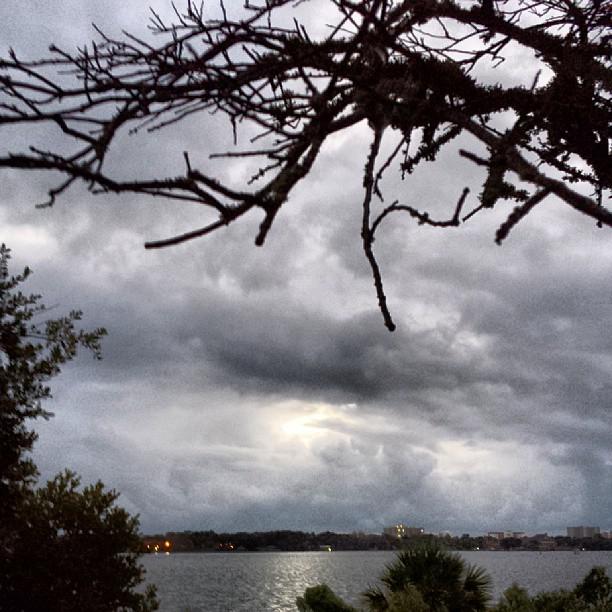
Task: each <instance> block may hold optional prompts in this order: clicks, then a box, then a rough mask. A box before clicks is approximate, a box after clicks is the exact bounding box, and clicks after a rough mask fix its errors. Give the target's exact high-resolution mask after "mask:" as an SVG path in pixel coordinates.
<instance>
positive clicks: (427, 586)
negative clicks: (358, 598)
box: [363, 544, 491, 612]
mask: <svg viewBox="0 0 612 612" xmlns="http://www.w3.org/2000/svg"><path fill="white" fill-rule="evenodd" d="M381 581H382V583H383V587H382V588H381V587H373V588H370V589H368V590H367V591H366V592H365V593H364V595H363V596H364V598H365V600H366V603H367V605H368V607H369V609H370V610H372V611H373V612H401V611H403V610H411V611H412V610H415V611H416V610H419V611H421V610H422V611H431V612H481V611H484V610H486V609H487V603H488V602H489V599H490V587H491V579H490V577H489V575H488V574H487V573H486V572H485V571H484V570H483V569H482V568H479V567H474V566H471V565H468V564H467V563H466V562H465V561H464V560H463V559H462V558H461V557H460V556H459V555H458V554H456V553H451V552H448V551H446V550H444V549H442V548H440V547H439V546H437V545H432V544H426V545H423V546H418V547H416V548H412V549H408V550H406V551H403V552H401V553H400V554H399V555H398V558H397V560H396V561H395V562H394V563H393V564H391V565H389V566H388V567H387V569H386V571H385V573H384V574H383V576H382V578H381Z"/></svg>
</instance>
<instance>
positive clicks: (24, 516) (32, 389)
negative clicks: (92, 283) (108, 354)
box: [0, 244, 157, 612]
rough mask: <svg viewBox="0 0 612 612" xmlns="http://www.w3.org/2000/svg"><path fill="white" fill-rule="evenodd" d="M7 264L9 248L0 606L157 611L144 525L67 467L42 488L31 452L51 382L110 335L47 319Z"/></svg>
mask: <svg viewBox="0 0 612 612" xmlns="http://www.w3.org/2000/svg"><path fill="white" fill-rule="evenodd" d="M9 258H10V250H9V249H8V248H7V247H6V246H5V245H4V244H3V245H1V246H0V610H2V611H10V612H14V611H20V612H30V611H32V612H54V611H58V612H59V611H61V612H77V611H78V612H85V611H87V612H107V611H108V612H110V611H112V610H123V611H126V612H127V611H132V610H133V611H136V612H146V611H148V610H155V609H157V601H156V599H155V589H154V588H153V587H148V588H147V589H146V590H144V589H143V592H137V591H136V590H135V587H137V586H138V585H139V584H140V583H141V582H142V580H143V578H144V571H143V569H142V567H141V566H140V565H139V564H138V556H139V555H140V552H141V540H140V536H139V534H138V520H137V519H136V518H135V517H131V516H130V515H129V514H128V513H127V512H126V511H125V510H124V509H123V508H120V507H118V506H117V505H116V504H115V501H116V500H117V497H118V493H116V492H115V491H112V490H111V491H108V490H106V489H105V488H104V485H103V484H102V483H101V482H97V483H96V484H93V485H89V486H86V487H84V488H83V487H81V481H80V479H79V477H78V476H77V475H76V474H74V473H73V472H71V471H69V470H66V471H64V472H62V473H60V474H58V475H57V476H56V477H55V478H53V479H52V480H51V481H49V482H48V483H46V484H44V485H42V486H41V485H39V483H38V470H37V468H36V465H35V464H34V462H33V461H32V458H31V456H30V452H31V451H32V447H33V445H34V442H35V441H36V438H37V434H36V433H35V432H34V431H32V430H31V429H30V427H29V425H30V423H31V420H32V419H36V418H41V417H42V418H45V419H48V418H50V417H51V416H52V415H51V413H49V412H47V411H45V410H44V409H43V408H42V403H41V402H42V401H43V400H45V399H47V398H49V397H50V396H51V390H50V388H49V387H48V385H47V382H48V381H49V380H50V379H51V378H52V377H54V376H55V375H57V374H59V371H60V367H61V366H62V365H63V364H65V363H66V362H68V361H70V360H71V359H72V358H73V357H75V355H76V352H77V349H78V348H79V347H82V348H86V349H89V350H91V351H92V352H93V354H94V356H95V357H99V356H100V339H101V337H102V336H103V335H104V334H105V333H106V331H105V330H104V329H96V330H94V331H92V332H85V331H78V330H76V329H75V324H76V322H77V321H78V320H79V319H80V318H81V313H80V312H79V311H72V312H70V313H69V314H68V315H67V316H65V317H62V318H59V319H46V317H47V313H48V309H47V308H46V307H45V306H44V305H43V304H42V303H41V301H40V299H41V298H40V296H39V295H25V294H23V293H22V292H21V290H20V289H21V284H22V283H23V282H24V281H25V280H26V279H27V278H28V276H29V275H30V270H28V269H27V268H26V269H25V270H24V271H23V273H22V274H19V275H17V276H11V275H10V274H9V269H8V263H9ZM45 319H46V320H45ZM41 321H42V322H41Z"/></svg>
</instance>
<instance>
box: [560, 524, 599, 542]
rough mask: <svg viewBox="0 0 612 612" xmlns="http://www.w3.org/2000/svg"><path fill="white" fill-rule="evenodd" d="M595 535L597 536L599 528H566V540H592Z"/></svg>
mask: <svg viewBox="0 0 612 612" xmlns="http://www.w3.org/2000/svg"><path fill="white" fill-rule="evenodd" d="M596 535H599V527H585V526H583V525H581V526H580V527H568V528H567V537H568V538H576V539H579V538H593V537H595V536H596Z"/></svg>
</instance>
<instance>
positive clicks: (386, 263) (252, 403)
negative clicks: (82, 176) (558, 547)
mask: <svg viewBox="0 0 612 612" xmlns="http://www.w3.org/2000/svg"><path fill="white" fill-rule="evenodd" d="M122 7H123V8H122ZM126 7H127V5H125V4H122V3H119V2H118V1H116V0H112V1H108V2H105V3H103V6H98V5H94V4H93V3H85V4H83V3H82V2H78V3H77V2H74V1H72V0H57V1H56V2H54V3H49V2H43V1H42V0H37V1H32V2H29V3H28V6H27V8H26V7H25V5H24V4H23V3H21V2H17V1H16V0H5V1H4V2H3V3H2V6H1V7H0V16H2V19H0V23H1V24H2V25H0V32H2V36H1V38H0V40H1V41H2V47H3V48H2V53H3V54H5V53H6V52H7V50H8V47H9V46H12V47H14V48H15V50H16V52H17V53H18V54H19V55H22V56H31V55H34V56H37V55H41V54H44V53H45V49H46V47H47V46H48V44H49V43H51V42H55V43H57V44H58V45H60V46H62V45H63V46H67V47H72V48H74V46H75V45H77V44H81V43H82V42H85V41H87V40H88V39H89V38H91V37H92V36H93V35H94V32H93V31H92V29H91V26H90V23H91V22H92V21H95V22H96V23H97V24H99V25H100V26H101V27H103V29H105V30H108V31H110V32H112V33H116V34H118V33H119V32H120V30H121V29H127V30H133V31H142V30H143V27H144V25H145V22H146V19H147V14H146V11H144V10H143V8H141V7H132V6H130V7H129V8H126ZM155 8H156V9H159V10H160V11H166V13H169V7H168V5H167V4H166V3H164V2H162V1H161V0H158V2H156V6H155ZM312 19H313V18H312V17H311V20H312ZM314 25H315V24H313V27H314ZM517 78H518V77H517ZM6 134H7V136H6V140H5V141H4V145H2V146H3V148H6V149H9V150H12V149H15V150H16V149H18V148H19V147H20V146H23V144H24V143H28V142H30V140H31V139H36V140H39V141H47V142H54V139H55V138H56V137H57V135H56V134H54V133H53V132H52V131H49V132H35V131H32V130H27V129H25V130H17V129H11V130H10V131H7V132H6ZM230 142H231V132H230V131H229V130H228V126H227V125H226V124H225V123H224V122H223V121H222V120H221V119H219V118H217V117H202V118H198V119H197V121H196V120H194V121H193V122H192V123H190V124H189V125H185V126H178V127H176V128H169V129H167V130H165V131H160V132H158V133H157V136H156V138H155V139H154V140H150V139H149V140H146V139H143V140H138V138H134V139H132V140H130V139H125V141H122V142H121V143H118V144H117V145H116V146H117V151H114V154H115V158H114V159H115V161H114V163H115V164H116V168H119V169H120V171H121V172H124V173H126V174H129V175H133V174H138V173H152V172H155V171H156V169H157V170H159V169H163V173H164V174H172V173H173V172H181V171H182V170H183V167H182V164H183V161H182V159H183V158H182V151H183V150H185V149H188V150H189V151H190V152H191V155H192V159H193V160H195V161H194V163H196V162H197V163H202V164H204V163H209V162H208V160H207V157H208V154H209V153H210V152H211V151H218V150H223V149H224V148H225V147H227V146H228V144H229V143H230ZM367 147H368V136H367V130H365V129H363V126H362V127H358V128H357V129H354V130H352V131H351V132H348V133H347V134H343V135H341V136H339V137H337V138H335V139H334V140H333V141H332V142H330V143H328V145H326V147H325V148H324V150H323V153H322V157H321V159H320V160H319V162H318V163H317V165H316V166H315V168H314V170H313V173H312V175H311V176H310V177H309V178H308V179H307V181H305V182H304V183H303V184H302V185H300V186H299V187H298V188H297V189H296V191H295V193H294V194H293V195H292V198H291V200H290V202H289V203H288V205H287V206H286V207H284V208H283V210H282V211H281V213H280V214H279V216H278V218H277V220H276V221H275V226H274V227H273V229H272V231H271V233H270V235H269V238H268V241H267V244H266V246H265V247H263V248H256V247H255V246H253V240H254V236H255V233H256V228H257V224H258V223H259V221H260V218H259V217H257V214H255V213H254V214H253V215H252V217H250V218H248V219H246V220H245V221H244V223H238V224H237V225H235V226H232V227H229V228H227V229H223V230H221V231H220V232H218V233H217V234H214V235H212V236H209V237H207V238H206V239H203V240H200V241H196V242H192V243H188V244H187V245H183V246H180V247H176V248H174V249H170V250H165V251H160V252H149V251H145V250H144V249H143V243H144V242H145V241H146V240H148V239H152V238H161V237H165V236H169V235H172V234H173V233H174V232H180V231H185V230H186V229H191V228H192V227H194V225H193V224H194V223H195V224H198V225H201V224H202V221H203V216H202V215H203V213H202V212H201V211H200V210H198V209H195V208H190V207H189V205H187V206H184V207H183V205H182V204H177V203H176V202H165V201H163V200H155V201H151V200H148V199H147V198H143V197H141V196H139V197H116V196H108V197H103V196H92V195H91V194H90V193H89V192H87V190H86V189H85V188H84V187H76V188H75V189H73V190H72V191H70V192H69V193H67V194H66V196H65V197H63V198H62V199H61V200H60V201H58V203H57V204H56V205H55V207H54V208H52V209H50V210H48V209H47V210H37V209H35V208H34V204H36V203H38V202H40V201H42V200H44V198H45V192H46V189H48V188H49V186H50V185H51V184H52V182H50V181H52V179H51V178H50V177H49V176H46V175H44V174H41V173H31V174H18V173H16V172H12V171H3V172H2V175H1V176H2V190H1V198H0V240H1V241H4V242H6V243H7V244H8V246H9V247H11V248H12V249H13V255H14V258H13V266H14V268H13V269H14V270H15V271H17V269H18V268H19V267H22V266H24V265H29V266H31V267H32V268H33V269H34V272H35V274H34V276H33V277H32V279H31V281H29V287H28V289H29V290H31V291H32V292H39V293H42V294H43V296H44V300H45V302H46V303H47V304H53V305H57V307H56V310H55V311H57V312H60V311H67V310H69V309H71V308H81V309H83V310H84V312H85V318H84V325H86V326H89V327H96V326H105V327H107V329H108V331H109V336H108V338H107V339H105V341H104V346H103V353H104V359H103V361H102V362H101V363H98V362H94V361H93V360H91V359H90V358H89V356H88V355H86V354H83V355H81V356H80V357H79V359H78V360H77V361H75V362H74V363H72V364H70V365H69V366H68V367H66V368H65V371H64V373H63V374H62V375H61V377H59V378H58V379H57V381H56V382H55V383H54V385H53V390H54V399H53V400H52V401H51V403H50V406H49V408H50V409H51V410H52V411H53V412H55V417H54V418H53V419H52V420H50V421H48V422H44V423H39V424H37V425H36V428H37V430H38V431H39V433H40V440H39V442H38V446H37V450H36V453H35V460H36V461H37V463H38V465H39V466H40V469H41V472H42V475H43V477H50V476H51V475H53V474H54V473H55V472H57V471H59V470H60V469H62V468H64V467H66V466H68V467H70V468H72V469H74V470H76V471H77V472H79V473H80V474H81V475H82V476H83V479H84V480H85V481H94V480H97V479H101V480H102V481H103V482H105V483H106V484H107V485H108V486H111V487H115V488H117V489H118V490H119V491H121V493H122V495H121V498H120V500H121V502H122V503H123V504H124V505H125V506H126V507H127V508H128V509H129V510H130V511H133V512H136V513H139V514H140V517H141V522H142V529H143V530H144V531H145V532H153V531H169V530H181V529H194V530H199V529H215V530H218V531H221V530H227V531H234V530H235V531H238V530H255V529H258V530H264V529H276V528H291V529H304V530H324V529H335V530H340V531H352V530H356V529H363V530H367V531H374V532H378V531H380V530H381V529H382V527H383V525H385V524H389V523H393V522H397V521H403V522H406V523H410V524H416V525H419V526H423V527H424V528H425V529H426V530H428V531H433V532H437V531H442V530H450V531H452V532H455V533H461V532H464V531H469V532H472V533H481V532H484V531H486V530H489V529H491V530H492V529H514V530H524V531H527V532H536V531H546V530H548V531H549V532H560V531H562V530H564V528H565V526H566V525H569V524H581V523H582V524H595V525H600V526H601V528H602V529H606V528H608V527H610V521H611V519H610V514H611V509H612V486H611V485H612V454H611V452H610V444H609V439H610V434H611V433H612V417H611V416H610V415H611V411H610V402H611V399H610V398H611V397H612V395H611V391H612V384H611V383H610V380H611V373H612V335H611V334H610V331H609V330H610V324H611V322H612V286H611V284H610V279H611V278H612V248H611V247H610V235H609V232H608V230H600V229H598V228H597V227H595V226H594V224H593V223H592V222H591V221H589V220H588V219H585V218H582V217H580V216H579V215H578V214H577V213H574V212H573V211H570V210H567V209H566V208H565V207H561V206H559V205H558V203H555V201H554V200H550V201H548V202H546V203H545V204H543V205H542V206H540V207H539V209H538V210H536V211H534V212H533V213H532V214H531V215H530V216H529V217H528V218H527V219H526V220H525V221H524V222H523V223H522V224H521V225H519V226H518V227H517V228H516V229H515V230H514V232H513V234H512V235H511V236H510V238H509V239H508V240H507V241H506V243H505V244H504V246H502V247H498V246H496V245H495V244H494V241H493V238H494V235H495V229H496V228H497V227H498V226H499V224H500V223H501V222H502V221H503V220H504V219H505V216H506V214H507V212H508V211H509V209H507V210H499V211H495V212H493V211H491V212H488V213H487V215H481V216H480V218H475V219H474V221H473V222H471V223H469V224H466V225H465V226H464V227H461V228H459V229H449V230H439V229H436V228H423V227H419V226H417V225H416V224H415V223H414V221H413V220H411V219H410V218H408V217H405V218H404V217H402V216H401V215H397V216H396V218H391V219H389V220H387V222H386V225H385V226H384V227H383V228H382V229H381V233H380V237H379V238H378V239H377V242H376V244H375V248H376V252H377V255H378V257H379V260H380V263H381V268H382V271H383V275H384V278H385V282H386V285H385V287H386V293H387V295H388V296H389V301H390V307H391V309H392V312H393V315H394V317H395V319H396V321H397V323H398V330H397V331H396V332H394V333H393V334H390V333H388V332H387V331H386V330H385V328H384V326H383V324H382V319H381V316H380V313H379V312H378V310H377V305H376V298H375V294H374V288H373V284H372V280H371V277H370V273H369V269H368V267H367V262H366V261H365V258H364V257H363V255H362V253H361V244H360V238H359V231H360V211H359V206H360V202H361V197H362V194H361V178H360V171H361V169H362V166H363V163H364V157H363V155H364V153H365V152H366V151H367ZM217 169H218V171H219V172H221V173H223V174H224V175H225V176H227V177H230V178H231V180H233V181H235V182H236V183H237V184H239V183H240V181H245V180H246V179H248V177H249V176H250V174H251V173H252V169H251V168H250V167H249V166H248V164H247V163H246V162H242V161H237V162H236V163H235V164H227V162H224V163H223V164H219V165H218V166H217ZM479 179H481V175H480V174H479V173H478V171H477V170H474V169H473V168H470V166H466V165H465V163H464V162H461V161H460V160H459V157H458V156H457V154H456V151H453V152H448V153H445V157H443V158H442V159H441V162H440V163H438V164H435V165H428V166H426V167H424V168H422V169H419V171H418V172H416V173H415V175H414V176H412V177H410V178H409V179H408V180H407V181H406V182H404V183H401V182H400V181H399V180H398V181H394V180H390V182H389V184H388V185H387V187H389V188H390V189H391V190H395V192H396V193H397V194H398V197H399V198H400V199H403V200H404V201H406V202H408V203H413V204H418V205H420V204H421V203H427V204H428V205H431V207H432V209H433V210H434V211H436V214H439V215H440V216H441V217H443V216H444V215H451V214H452V211H453V208H454V203H455V202H456V200H457V198H458V196H459V194H460V193H461V190H462V189H463V187H464V186H468V187H470V188H471V189H472V190H473V193H472V195H471V196H470V197H472V199H473V200H474V201H475V198H476V194H477V191H478V186H479ZM508 206H510V205H508ZM502 208H503V206H502ZM204 222H205V219H204Z"/></svg>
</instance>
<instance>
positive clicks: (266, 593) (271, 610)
mask: <svg viewBox="0 0 612 612" xmlns="http://www.w3.org/2000/svg"><path fill="white" fill-rule="evenodd" d="M461 555H462V556H463V557H464V559H465V560H466V561H467V562H468V563H472V564H475V565H478V566H480V567H484V568H485V569H486V570H487V571H488V572H489V574H490V575H491V577H492V579H493V595H494V598H495V600H497V598H498V597H499V596H500V595H501V593H502V592H503V591H504V589H506V588H507V587H509V586H510V585H511V584H512V583H513V582H518V583H519V584H520V585H521V586H523V587H525V588H526V589H528V590H529V592H530V593H532V594H533V593H536V592H538V591H548V590H553V589H558V588H561V587H565V588H572V587H573V586H574V585H575V584H576V583H577V582H578V581H579V580H581V579H582V578H583V577H584V575H585V574H586V573H587V572H588V571H589V570H590V569H591V568H592V567H593V566H594V565H603V566H604V567H606V568H607V570H608V575H610V576H612V552H604V551H597V552H588V551H584V552H580V553H579V554H575V553H573V552H520V551H516V552H487V551H479V552H462V553H461ZM395 556H396V553H394V552H391V551H377V552H332V553H327V552H301V553H281V552H270V553H181V554H174V555H147V556H145V557H143V559H142V563H143V565H144V566H145V568H146V569H147V581H148V582H153V583H155V584H156V585H157V587H158V595H159V599H160V601H161V608H160V609H161V611H162V612H187V611H189V612H286V611H287V612H288V611H291V612H295V610H296V607H295V598H296V597H297V596H298V595H302V594H303V593H304V590H305V589H306V587H309V586H314V585H315V584H320V583H323V582H324V583H326V584H328V585H329V586H330V587H331V588H332V589H333V590H334V591H335V592H336V593H337V594H338V595H340V596H341V597H342V598H343V599H345V600H346V601H348V602H349V603H352V604H353V605H358V604H359V595H360V593H361V592H363V591H364V590H365V589H366V588H367V587H368V586H370V585H373V584H375V583H376V579H377V578H378V576H379V575H380V574H381V572H382V571H383V570H384V568H385V566H386V565H387V564H388V563H390V562H392V561H393V559H394V558H395Z"/></svg>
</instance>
